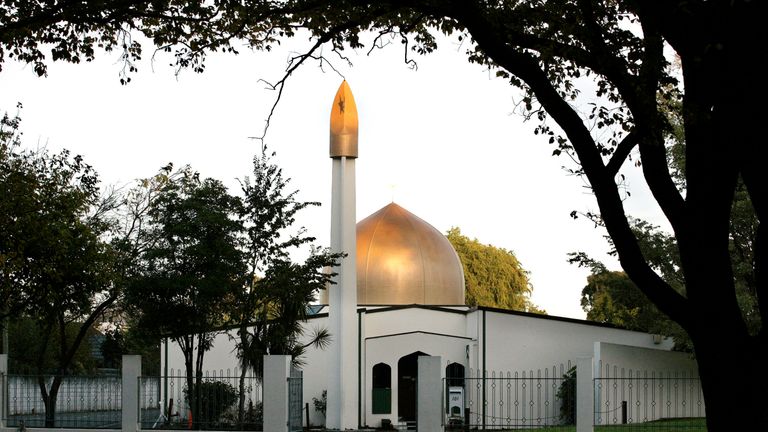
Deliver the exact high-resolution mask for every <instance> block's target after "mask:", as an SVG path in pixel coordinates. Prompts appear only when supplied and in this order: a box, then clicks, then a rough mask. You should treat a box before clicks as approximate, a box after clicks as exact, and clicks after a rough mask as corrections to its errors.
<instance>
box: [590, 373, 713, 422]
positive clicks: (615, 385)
mask: <svg viewBox="0 0 768 432" xmlns="http://www.w3.org/2000/svg"><path fill="white" fill-rule="evenodd" d="M599 370H600V373H599V375H598V376H597V377H596V378H595V380H594V382H595V385H594V388H595V416H594V425H595V426H609V425H625V426H624V427H623V429H622V430H624V429H626V430H632V429H634V430H646V429H663V430H686V431H705V430H706V421H705V418H704V417H705V415H706V412H705V408H704V397H703V395H702V391H701V382H700V381H699V377H698V376H696V375H693V374H687V373H683V372H667V373H664V372H655V371H634V370H631V369H624V368H618V367H616V366H610V365H608V364H605V365H603V364H601V365H600V367H599Z"/></svg>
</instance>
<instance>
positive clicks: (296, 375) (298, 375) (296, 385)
mask: <svg viewBox="0 0 768 432" xmlns="http://www.w3.org/2000/svg"><path fill="white" fill-rule="evenodd" d="M303 408H304V378H303V372H302V371H300V370H298V369H296V368H294V367H293V366H291V376H290V377H289V378H288V431H289V432H295V431H301V430H302V420H301V413H302V410H303Z"/></svg>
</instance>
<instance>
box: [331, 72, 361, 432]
mask: <svg viewBox="0 0 768 432" xmlns="http://www.w3.org/2000/svg"><path fill="white" fill-rule="evenodd" d="M356 158H357V106H356V105H355V99H354V97H352V91H351V90H350V89H349V85H348V84H347V82H346V81H344V82H342V83H341V86H339V91H337V92H336V96H335V97H334V99H333V107H332V108H331V159H332V160H333V175H332V176H333V182H332V186H331V187H332V194H331V195H332V199H331V250H332V251H333V252H344V253H346V254H347V256H346V257H345V258H343V259H342V261H341V265H340V266H339V267H337V268H336V272H337V273H338V275H337V276H336V277H335V278H334V281H335V282H336V284H335V285H331V286H330V287H329V296H328V298H329V302H328V303H329V306H330V310H329V320H330V327H331V328H330V332H331V337H332V338H333V340H332V342H331V364H330V373H329V375H328V405H327V407H326V412H325V416H326V425H325V426H326V427H327V428H328V429H340V430H344V429H357V428H358V426H359V425H358V418H357V415H358V413H357V409H358V393H357V392H358V357H357V355H358V353H357V349H358V347H357V343H358V337H359V335H358V332H357V268H356V259H357V258H356V255H357V254H356V248H357V236H356V233H355V224H356V220H355V219H356V218H355V159H356Z"/></svg>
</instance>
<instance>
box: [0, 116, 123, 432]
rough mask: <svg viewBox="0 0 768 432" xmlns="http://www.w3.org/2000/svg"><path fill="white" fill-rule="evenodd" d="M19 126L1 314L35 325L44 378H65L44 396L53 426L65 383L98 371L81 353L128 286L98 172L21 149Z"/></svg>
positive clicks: (6, 192) (0, 276) (11, 131)
mask: <svg viewBox="0 0 768 432" xmlns="http://www.w3.org/2000/svg"><path fill="white" fill-rule="evenodd" d="M19 124H20V119H19V117H18V116H16V117H15V118H10V117H9V116H7V115H5V116H3V118H2V121H1V122H0V196H2V197H3V199H2V200H0V298H2V299H3V303H2V305H0V314H1V315H2V317H3V318H6V317H20V316H23V317H26V318H27V319H28V321H26V322H27V323H29V322H32V323H34V327H35V329H34V330H32V329H29V328H28V330H27V331H29V332H31V333H32V334H33V335H34V336H35V337H34V338H33V339H30V340H25V341H24V342H23V343H24V344H29V345H32V349H33V350H35V351H36V355H35V356H34V361H32V362H31V363H29V364H30V365H34V368H35V373H36V374H43V373H55V374H56V375H57V377H56V378H54V379H53V381H52V382H51V385H50V387H48V388H47V389H45V390H42V395H41V396H42V399H43V402H44V404H45V406H46V426H47V427H52V426H53V424H54V421H55V407H56V399H57V396H58V390H59V387H60V385H61V382H62V378H61V377H62V376H63V375H65V374H69V373H72V372H73V371H75V370H84V369H89V368H92V366H91V365H89V364H87V362H83V363H80V362H78V360H81V359H82V358H83V357H78V356H77V354H78V351H79V350H80V348H81V345H82V344H84V343H85V342H86V341H87V336H88V335H89V333H90V332H92V327H93V326H94V324H96V323H97V322H98V321H99V320H101V319H102V318H103V315H104V313H105V312H107V311H108V310H109V309H110V308H111V307H112V306H113V304H114V303H115V301H116V300H117V299H118V297H119V295H120V288H121V286H120V285H119V284H118V283H116V279H117V277H116V272H115V267H114V264H115V262H116V257H117V252H116V250H115V249H114V248H113V247H112V245H111V244H110V243H107V241H105V238H107V237H108V236H109V234H110V228H111V223H110V220H109V219H108V217H107V215H106V213H105V207H104V206H103V205H102V204H103V202H101V201H100V197H99V195H100V191H99V187H98V184H99V180H98V176H97V174H96V172H95V171H94V170H93V169H92V168H91V167H90V166H89V165H88V164H86V163H85V162H84V161H83V158H82V157H80V156H74V157H72V156H71V155H70V153H69V152H68V151H66V150H64V151H62V152H60V153H58V154H53V155H52V154H49V153H48V152H46V151H45V150H42V151H27V150H21V149H20V145H21V139H20V137H21V133H20V132H19V129H18V128H19ZM30 341H31V342H32V343H31V344H30ZM54 342H57V343H54ZM14 348H15V347H14V346H11V350H13V349H14ZM24 350H25V349H23V350H22V351H24ZM51 360H53V361H51ZM40 379H41V380H42V378H40Z"/></svg>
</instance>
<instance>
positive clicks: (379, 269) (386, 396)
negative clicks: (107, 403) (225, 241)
mask: <svg viewBox="0 0 768 432" xmlns="http://www.w3.org/2000/svg"><path fill="white" fill-rule="evenodd" d="M356 157H357V112H356V108H355V103H354V98H353V97H352V93H351V91H350V90H349V86H348V85H347V83H346V82H344V83H342V85H341V87H340V88H339V91H338V93H337V94H336V97H335V99H334V105H333V109H332V114H331V158H332V162H333V179H332V180H333V181H332V188H333V202H332V209H331V213H332V227H331V248H332V249H333V250H337V251H338V250H340V251H344V252H346V253H347V254H348V255H347V257H346V258H345V259H344V261H343V262H342V264H341V266H340V268H339V269H338V276H337V277H336V284H335V285H332V286H331V287H329V289H328V290H326V292H324V293H322V295H321V299H320V303H321V305H318V306H317V307H315V308H313V312H314V313H313V315H312V316H311V317H310V318H309V320H308V321H307V322H306V323H305V324H304V325H305V328H307V330H311V329H313V328H328V329H329V331H330V333H331V335H332V337H333V342H332V344H331V347H329V348H326V349H324V350H321V349H315V348H311V347H310V348H309V349H308V351H307V354H306V357H305V358H304V363H305V364H304V366H303V367H302V368H303V370H304V374H303V377H304V379H303V385H304V401H305V402H310V404H309V407H310V408H309V411H310V412H309V422H310V423H311V424H314V425H325V426H326V427H328V428H330V429H358V428H360V427H380V426H382V425H386V424H387V423H392V424H403V423H406V422H409V421H413V420H414V419H415V416H416V380H417V375H418V373H417V359H418V357H419V356H423V355H429V356H440V358H441V362H442V365H441V367H442V370H443V371H444V372H445V375H444V377H445V376H448V377H465V376H467V377H469V376H473V377H485V376H486V374H491V373H497V372H503V373H507V372H517V371H532V370H541V369H545V368H552V367H553V366H555V365H561V364H568V362H571V363H575V361H576V360H577V359H578V358H592V359H593V361H594V364H595V365H596V366H595V367H596V368H597V367H598V366H597V365H598V364H600V363H601V362H603V363H610V364H612V365H621V366H622V367H626V368H632V369H636V370H665V371H668V370H687V371H691V370H693V371H695V368H696V365H695V362H693V361H692V360H691V359H690V358H689V357H688V356H687V355H685V354H681V353H675V352H672V351H671V349H672V345H673V343H672V341H671V340H668V339H664V338H661V337H660V336H658V335H651V334H647V333H642V332H636V331H629V330H624V329H620V328H616V327H613V326H609V325H604V324H600V323H594V322H589V321H583V320H577V319H571V318H562V317H555V316H546V315H538V314H531V313H526V312H518V311H512V310H502V309H495V308H489V307H469V306H466V305H465V303H464V271H463V267H462V264H461V262H460V260H459V257H458V255H457V254H456V252H455V250H454V249H453V247H452V246H451V244H450V242H449V241H448V239H447V238H446V237H445V235H443V234H442V233H441V232H440V231H438V230H437V229H435V228H434V227H433V226H431V225H430V224H429V223H428V222H426V221H424V220H422V219H421V218H419V217H418V216H416V215H414V214H413V213H411V212H409V211H408V210H406V209H404V208H403V207H401V206H399V205H398V204H395V203H390V204H387V205H386V206H384V207H383V208H381V209H380V210H378V211H376V212H375V213H373V214H371V215H370V216H368V217H366V218H364V219H362V220H360V221H359V222H357V223H355V219H356V218H355V213H354V207H355V188H354V161H355V158H356ZM306 333H307V334H309V333H311V332H310V331H307V332H306ZM169 348H170V350H171V351H170V352H169V354H167V359H165V358H164V359H163V361H164V362H168V363H170V364H172V365H176V367H183V366H182V365H183V358H182V356H181V353H180V351H179V350H178V348H175V345H174V344H171V345H170V347H169ZM233 348H234V342H232V340H231V338H229V337H227V336H226V335H225V334H222V335H219V336H218V337H217V338H216V339H215V341H214V347H213V348H212V350H211V351H209V352H208V353H207V354H206V368H211V369H222V368H228V367H230V368H231V367H236V365H237V360H236V358H235V356H234V354H233ZM162 352H166V350H165V349H163V350H162ZM324 390H327V395H328V402H327V409H326V414H325V416H323V415H322V414H321V413H320V412H318V411H316V410H314V409H313V405H312V403H311V401H312V400H313V398H320V397H321V394H322V393H323V391H324ZM465 408H468V409H469V407H465Z"/></svg>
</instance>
